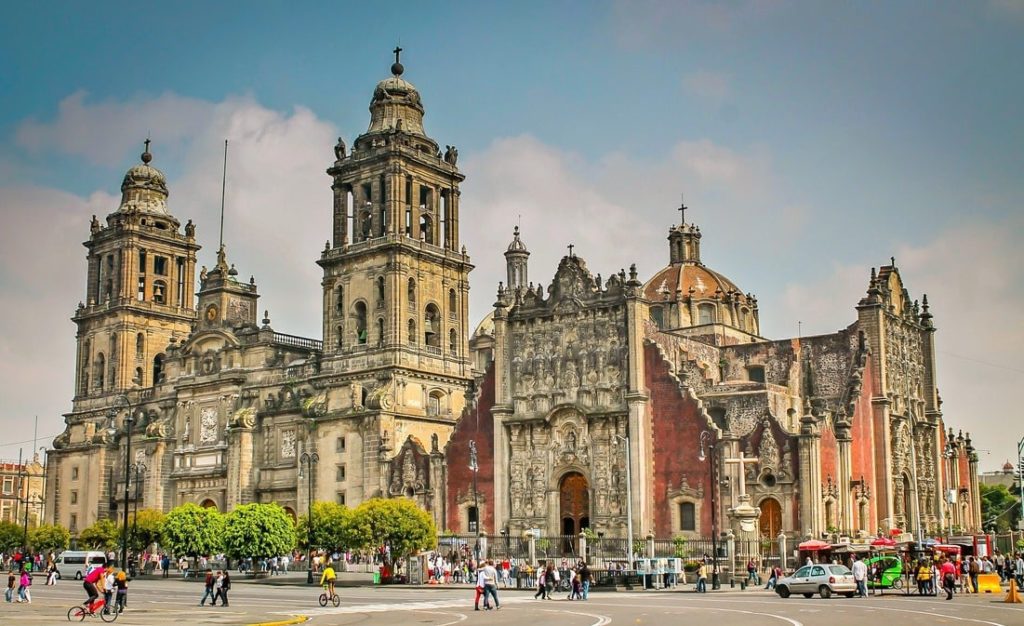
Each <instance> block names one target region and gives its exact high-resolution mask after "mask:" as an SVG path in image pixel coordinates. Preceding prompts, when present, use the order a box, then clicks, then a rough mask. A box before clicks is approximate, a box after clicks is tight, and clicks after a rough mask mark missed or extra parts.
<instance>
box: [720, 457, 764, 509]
mask: <svg viewBox="0 0 1024 626" xmlns="http://www.w3.org/2000/svg"><path fill="white" fill-rule="evenodd" d="M725 462H726V463H730V464H735V465H739V467H740V486H739V489H740V492H739V499H740V501H743V500H745V499H746V497H747V476H746V473H747V468H746V465H747V464H748V463H759V462H760V459H758V458H757V457H745V456H744V455H743V451H742V450H740V455H739V457H737V458H735V459H726V460H725Z"/></svg>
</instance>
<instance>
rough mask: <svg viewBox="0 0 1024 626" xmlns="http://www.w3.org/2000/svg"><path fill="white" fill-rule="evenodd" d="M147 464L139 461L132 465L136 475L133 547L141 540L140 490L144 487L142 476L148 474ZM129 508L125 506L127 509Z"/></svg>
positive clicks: (133, 503) (133, 504)
mask: <svg viewBox="0 0 1024 626" xmlns="http://www.w3.org/2000/svg"><path fill="white" fill-rule="evenodd" d="M146 469H148V468H147V467H146V464H145V463H143V462H142V461H138V462H136V463H133V464H132V471H133V472H134V473H135V498H134V500H133V501H132V508H133V509H134V513H133V515H132V545H135V543H136V542H137V541H138V540H139V497H140V495H141V494H140V493H139V492H140V490H141V487H142V476H143V474H145V473H146ZM127 508H128V507H127V506H125V509H127Z"/></svg>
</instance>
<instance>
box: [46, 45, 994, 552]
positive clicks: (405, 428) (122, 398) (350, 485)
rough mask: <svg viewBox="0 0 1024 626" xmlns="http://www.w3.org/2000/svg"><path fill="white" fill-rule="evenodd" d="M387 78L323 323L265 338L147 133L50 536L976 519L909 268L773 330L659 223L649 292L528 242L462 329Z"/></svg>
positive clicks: (835, 529)
mask: <svg viewBox="0 0 1024 626" xmlns="http://www.w3.org/2000/svg"><path fill="white" fill-rule="evenodd" d="M391 69H392V75H391V76H390V77H389V78H387V79H385V80H383V81H381V82H380V83H378V84H377V86H376V88H375V90H374V92H373V96H372V99H371V103H370V114H371V116H370V124H369V127H368V129H367V130H366V132H364V133H363V134H361V135H359V137H358V138H356V139H355V141H354V142H353V144H352V146H351V149H349V146H347V144H346V143H345V142H344V141H343V140H341V139H339V140H338V142H337V144H336V146H335V148H334V157H335V158H334V161H333V163H331V164H329V167H328V168H327V175H328V177H329V180H330V185H331V189H332V190H333V197H334V201H333V207H331V209H330V210H331V211H332V215H333V229H332V232H331V233H330V238H329V239H328V240H327V243H326V245H325V247H324V250H323V252H322V253H321V256H320V259H319V261H318V264H319V265H320V266H321V268H322V269H323V280H322V281H321V288H322V292H323V310H322V319H323V334H322V338H320V339H313V338H304V337H298V336H294V335H289V334H285V333H281V332H278V331H276V330H275V329H274V328H273V327H272V325H271V320H270V319H269V316H268V315H267V314H266V313H265V312H264V314H263V315H262V316H261V315H260V309H261V307H260V306H259V303H258V298H259V293H258V290H257V285H256V283H255V280H253V279H251V278H250V279H249V280H245V279H243V278H240V276H241V275H240V273H239V270H237V269H236V268H235V266H234V265H232V264H231V263H230V262H229V260H228V255H227V250H226V248H225V247H224V246H221V247H220V249H219V250H217V251H216V256H215V261H214V262H213V266H212V268H211V269H207V268H206V267H201V268H200V269H199V270H198V271H197V270H196V265H197V262H198V255H199V246H198V245H197V244H196V238H195V232H196V226H195V225H194V224H193V223H192V222H191V221H188V222H187V223H186V224H185V225H184V226H182V224H181V221H180V220H178V219H177V218H176V217H175V216H174V214H173V212H172V210H171V205H170V204H169V201H168V200H169V196H170V194H169V190H168V186H167V181H166V179H165V177H164V175H163V174H162V173H161V172H160V171H159V170H158V169H156V167H154V166H153V165H152V164H151V163H152V162H153V160H154V157H153V154H152V153H151V152H150V150H149V145H148V142H147V146H146V151H145V153H144V154H143V155H142V163H141V164H139V165H136V166H134V167H132V168H131V169H130V170H129V171H128V173H127V174H126V175H125V177H124V180H123V182H122V185H121V192H122V199H121V203H120V205H119V206H118V207H117V208H116V209H115V210H114V211H113V212H111V213H110V215H108V216H107V217H106V219H105V221H103V222H101V221H100V220H98V219H96V218H94V219H93V222H92V227H91V233H90V236H89V239H88V241H86V243H85V246H86V249H87V251H88V252H87V259H88V263H87V273H86V289H85V294H86V296H85V297H86V299H85V301H84V302H82V303H80V304H79V306H78V309H77V310H76V312H75V315H74V317H73V321H74V322H75V324H76V325H77V334H76V341H77V346H78V352H77V361H76V374H75V381H74V389H75V395H74V400H73V404H72V409H71V411H70V412H69V413H67V414H66V415H65V421H66V425H67V426H66V429H65V431H64V432H63V433H62V434H61V435H60V436H58V437H57V438H56V439H55V440H54V442H53V450H52V451H51V454H50V457H49V461H50V462H49V465H48V468H47V480H48V488H47V498H48V502H47V506H46V510H47V511H50V512H52V515H53V517H54V520H55V521H56V522H58V523H61V524H64V525H66V526H68V527H69V528H71V529H72V530H73V531H77V530H81V529H82V528H84V527H86V526H88V525H90V524H91V523H93V522H94V521H96V520H97V519H99V518H103V517H109V516H113V515H115V514H118V512H119V511H123V508H122V507H125V506H138V507H139V508H148V507H154V508H160V509H164V510H167V509H170V508H172V507H174V506H176V505H179V504H182V503H185V502H194V503H196V504H200V505H203V506H209V507H216V508H218V509H219V510H221V511H226V510H230V509H231V508H232V507H234V506H236V505H238V504H244V503H249V502H277V503H280V504H281V505H282V506H284V507H285V508H286V509H287V510H289V511H290V512H292V513H293V514H296V513H301V512H302V511H304V510H305V508H306V505H307V503H308V502H309V500H310V498H312V499H314V500H334V501H338V502H342V503H345V504H348V505H357V504H359V503H360V502H361V501H363V500H365V499H367V498H370V497H375V496H383V497H409V498H412V499H414V500H415V501H416V502H418V503H419V505H420V506H422V507H423V508H425V509H426V510H428V511H430V512H431V513H432V515H433V516H434V519H435V520H436V522H437V524H438V527H439V528H442V529H448V530H452V531H456V532H474V531H483V532H488V533H491V534H497V533H498V532H499V531H508V532H510V533H520V532H522V531H525V530H527V529H531V528H540V529H543V531H544V532H545V533H548V534H569V533H578V532H580V531H581V530H582V529H583V528H593V529H595V530H598V531H601V532H604V533H606V534H608V535H609V536H624V535H625V533H626V527H627V523H626V521H627V511H629V510H632V514H633V526H634V529H635V532H636V533H638V534H646V533H654V534H655V535H658V536H661V537H666V536H672V535H678V534H683V535H687V536H694V537H697V536H708V535H710V534H711V532H712V530H711V517H712V516H711V507H712V502H713V501H714V502H716V503H717V506H718V507H719V510H718V514H719V515H718V519H719V520H720V521H719V527H718V529H719V530H724V529H726V528H728V527H729V526H734V527H735V528H736V531H737V533H751V532H752V533H754V534H757V533H760V534H763V535H765V536H772V537H774V536H776V535H777V534H778V533H780V532H786V533H789V534H791V535H794V536H804V535H807V534H810V535H813V536H819V535H821V534H823V533H830V532H831V533H835V534H842V533H846V534H849V535H854V534H857V533H861V534H874V533H876V532H878V531H885V530H889V529H905V530H914V529H916V528H917V526H918V525H920V527H921V528H923V529H926V530H928V531H932V530H935V531H938V530H939V529H943V528H949V527H952V526H957V527H960V528H963V529H965V530H966V529H975V528H978V527H979V526H980V508H979V501H978V497H977V471H976V456H975V453H974V450H973V448H972V447H971V442H970V438H969V436H963V435H955V434H953V432H952V430H948V431H947V428H946V426H945V424H944V422H943V417H942V413H941V404H940V400H939V394H938V388H937V385H936V379H935V348H934V335H935V327H934V325H933V323H932V314H931V312H930V310H929V307H928V302H927V298H923V299H922V300H921V302H920V303H918V302H917V301H916V300H912V299H911V298H910V296H909V292H908V290H907V289H906V288H904V286H903V280H902V277H901V276H900V272H899V270H898V268H897V267H896V264H895V262H894V261H893V262H892V263H890V264H889V265H886V266H883V267H882V268H881V269H880V270H879V271H877V272H876V271H875V270H872V271H871V276H870V279H869V280H868V281H867V288H866V291H865V295H864V297H863V298H862V299H861V301H860V302H859V303H851V304H852V305H853V306H851V311H852V313H853V315H852V318H853V319H852V323H851V324H850V325H849V326H848V327H846V328H844V329H842V330H840V331H839V332H837V333H834V334H831V335H824V336H816V337H800V338H794V339H784V340H771V339H767V338H765V337H763V336H761V334H760V325H759V317H758V303H757V299H756V298H755V297H754V296H753V295H751V294H750V293H746V292H744V291H742V290H741V289H739V288H738V287H737V286H736V284H735V283H733V282H732V281H730V280H729V279H727V278H726V277H724V276H722V275H721V274H719V273H717V272H715V271H713V270H712V269H710V268H709V267H708V266H706V265H705V264H704V262H703V261H702V253H701V238H702V234H701V232H700V229H699V228H698V227H697V226H696V225H694V224H692V223H686V222H685V221H684V223H682V224H679V225H676V226H673V227H672V228H670V230H669V234H668V244H669V245H668V247H669V255H668V259H669V264H668V265H667V266H666V267H665V268H664V269H662V270H661V271H659V272H657V273H656V274H654V275H653V277H651V278H649V279H647V280H646V281H644V280H642V279H641V277H640V274H639V272H638V271H637V269H636V268H635V267H631V268H630V269H629V271H625V270H619V271H613V272H611V273H609V274H607V276H606V277H603V276H602V275H601V274H595V273H593V272H592V270H591V269H590V268H589V267H588V266H587V264H586V262H585V261H584V259H583V257H582V256H580V255H577V254H575V253H574V252H572V250H571V248H570V253H569V254H568V255H567V256H565V257H564V258H563V259H562V260H561V263H560V264H559V266H558V270H557V272H556V273H555V276H554V277H553V278H552V280H551V282H550V283H549V285H548V286H547V287H546V288H545V287H543V286H541V285H540V284H537V285H534V284H533V283H532V282H530V280H529V256H530V253H529V250H528V249H527V247H526V245H525V243H524V242H523V240H522V238H521V235H520V233H519V230H518V228H516V229H515V232H514V233H513V240H512V243H511V244H510V245H509V247H508V250H507V251H506V252H505V258H506V262H507V275H506V277H505V278H506V280H505V281H502V283H500V284H498V286H497V297H496V301H495V304H494V309H493V311H492V312H490V313H489V314H488V315H487V316H486V317H485V318H484V320H483V322H481V323H479V324H477V325H476V326H475V330H474V327H473V326H472V325H471V324H470V317H469V308H468V295H469V273H470V271H471V270H472V269H473V266H472V264H471V262H470V258H469V256H468V255H467V251H466V247H465V246H464V245H463V243H462V241H461V240H460V237H459V223H460V200H459V198H460V191H459V187H460V185H461V184H462V182H463V180H464V176H463V175H462V173H461V172H460V171H459V169H458V165H457V163H458V151H457V150H456V149H455V148H453V147H451V146H445V150H444V151H443V152H442V150H441V149H440V146H439V145H438V144H437V143H436V142H435V141H434V140H433V139H431V138H430V137H429V136H428V135H427V134H426V132H425V130H424V127H423V116H424V108H423V104H422V102H421V100H420V95H419V92H418V91H417V90H416V89H415V87H413V85H412V84H410V83H409V82H408V81H406V80H405V79H404V78H403V77H402V76H403V73H404V68H403V67H402V65H401V64H400V63H399V62H398V61H397V59H396V63H395V64H394V65H393V66H392V68H391ZM325 184H326V181H325ZM325 210H327V207H325ZM296 253H301V251H296ZM197 285H198V291H196V290H195V289H196V286H197ZM310 287H311V288H313V286H312V285H311V286H310ZM129 416H131V420H129V419H128V417H129ZM129 441H130V448H131V458H126V454H127V450H128V442H129ZM471 448H473V449H475V455H476V456H475V457H474V458H475V459H476V460H477V467H478V471H477V472H476V476H474V475H473V474H474V472H473V470H472V469H471V468H470V465H469V460H470V450H471ZM314 453H315V456H314ZM126 464H128V465H131V467H132V468H133V469H132V470H130V474H131V476H132V481H133V482H134V483H135V484H136V487H135V488H133V489H131V490H129V496H128V501H127V502H126V501H125V497H124V481H125V479H126V476H125V469H124V468H125V466H126ZM136 477H138V478H139V480H136ZM474 478H475V479H476V480H474ZM474 484H475V485H476V490H475V491H474V490H473V485H474ZM630 496H631V497H632V500H631V501H628V498H629V497H630Z"/></svg>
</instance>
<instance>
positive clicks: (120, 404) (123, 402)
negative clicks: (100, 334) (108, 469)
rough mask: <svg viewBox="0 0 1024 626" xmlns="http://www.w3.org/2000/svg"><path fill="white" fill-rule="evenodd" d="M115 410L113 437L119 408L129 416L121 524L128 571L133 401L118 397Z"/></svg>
mask: <svg viewBox="0 0 1024 626" xmlns="http://www.w3.org/2000/svg"><path fill="white" fill-rule="evenodd" d="M115 407H116V408H114V409H111V413H110V428H109V429H108V432H109V433H110V436H111V437H113V436H114V435H116V434H117V426H116V424H115V422H114V418H115V417H116V416H117V408H126V409H128V414H127V415H126V416H125V418H124V423H125V451H124V511H123V513H122V516H121V518H122V522H121V568H122V569H126V568H127V565H128V497H129V494H130V491H129V488H130V487H131V482H132V476H131V461H132V424H133V423H134V422H135V415H134V414H133V412H134V407H132V403H131V401H130V400H129V399H128V396H127V395H125V394H123V393H122V394H120V395H119V396H117V400H116V401H115Z"/></svg>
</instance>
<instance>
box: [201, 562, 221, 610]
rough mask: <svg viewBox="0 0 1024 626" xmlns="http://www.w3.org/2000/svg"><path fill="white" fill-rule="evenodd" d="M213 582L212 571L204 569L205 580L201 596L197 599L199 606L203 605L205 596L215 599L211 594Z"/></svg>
mask: <svg viewBox="0 0 1024 626" xmlns="http://www.w3.org/2000/svg"><path fill="white" fill-rule="evenodd" d="M213 582H214V579H213V571H212V570H206V581H205V582H204V584H203V589H204V590H203V597H202V599H201V600H199V606H204V605H205V604H206V599H207V598H210V599H211V600H216V599H217V597H216V596H215V595H213Z"/></svg>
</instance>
